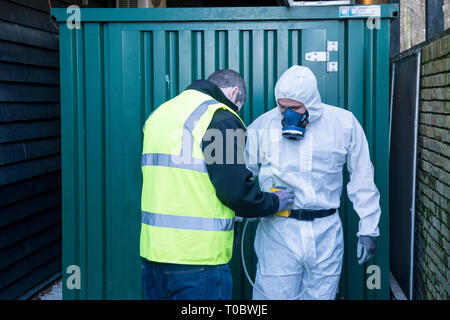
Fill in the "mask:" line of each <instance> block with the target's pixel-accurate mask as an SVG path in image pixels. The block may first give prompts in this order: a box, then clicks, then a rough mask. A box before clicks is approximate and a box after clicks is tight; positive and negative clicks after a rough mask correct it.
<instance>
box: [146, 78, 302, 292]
mask: <svg viewBox="0 0 450 320" xmlns="http://www.w3.org/2000/svg"><path fill="white" fill-rule="evenodd" d="M245 98H246V88H245V83H244V81H243V79H242V78H241V76H240V75H239V74H238V73H237V72H235V71H233V70H229V69H226V70H219V71H216V72H214V73H213V74H212V75H211V76H210V77H209V78H208V80H197V81H195V82H193V83H192V84H191V85H190V86H189V87H188V88H187V89H186V90H185V91H183V92H181V93H180V94H179V95H178V96H176V97H175V98H173V99H171V100H169V101H167V102H165V103H164V104H162V105H161V106H159V107H158V108H157V109H156V110H155V111H154V112H153V113H152V114H151V115H150V117H149V118H148V119H147V121H146V122H145V125H144V145H143V154H142V173H143V186H142V227H141V243H140V254H141V257H142V280H143V290H144V298H145V299H231V289H232V279H231V274H230V270H229V267H228V262H229V261H230V259H231V255H232V249H233V236H234V233H233V231H234V218H235V214H237V215H239V216H242V217H251V218H255V217H260V216H268V215H271V214H274V213H276V212H278V211H281V210H285V209H290V208H291V207H292V202H293V193H292V191H289V190H280V191H277V192H275V193H266V192H261V190H260V188H259V185H258V183H257V182H256V181H255V180H253V179H252V173H251V172H250V171H249V170H248V169H247V168H246V166H245V155H244V152H245V132H246V127H245V125H244V123H243V122H242V120H241V119H240V117H239V116H238V114H237V112H239V110H240V108H241V107H242V105H243V104H244V101H245Z"/></svg>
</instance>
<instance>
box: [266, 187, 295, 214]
mask: <svg viewBox="0 0 450 320" xmlns="http://www.w3.org/2000/svg"><path fill="white" fill-rule="evenodd" d="M283 189H286V187H272V188H270V192H275V191H279V190H283ZM275 214H276V215H277V216H281V217H286V218H287V217H289V216H290V215H291V210H283V211H280V212H277V213H275Z"/></svg>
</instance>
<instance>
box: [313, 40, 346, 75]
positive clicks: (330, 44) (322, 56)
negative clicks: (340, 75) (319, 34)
mask: <svg viewBox="0 0 450 320" xmlns="http://www.w3.org/2000/svg"><path fill="white" fill-rule="evenodd" d="M338 50H339V42H338V41H327V51H313V52H307V53H306V54H305V60H306V61H312V62H327V72H337V71H338V62H337V61H330V52H333V51H338Z"/></svg>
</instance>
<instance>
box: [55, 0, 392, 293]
mask: <svg viewBox="0 0 450 320" xmlns="http://www.w3.org/2000/svg"><path fill="white" fill-rule="evenodd" d="M349 9H350V10H349ZM397 12H398V6H397V5H381V6H370V7H362V6H355V7H350V8H349V7H339V6H319V7H295V8H286V7H258V8H173V9H171V8H168V9H82V10H81V12H80V15H79V16H80V18H81V24H80V26H79V28H78V29H77V28H73V25H70V24H69V25H67V24H66V21H67V19H69V21H70V19H72V20H73V18H76V12H70V11H69V13H67V11H66V9H54V10H53V11H52V13H53V14H54V15H55V16H56V19H57V21H58V22H59V30H60V60H61V127H62V179H63V181H62V189H63V266H62V267H63V275H64V276H63V288H64V290H63V294H64V299H141V297H142V293H141V265H140V257H139V236H140V220H141V213H140V197H141V184H142V177H141V168H140V164H141V152H142V126H143V124H144V121H145V120H146V119H147V117H148V116H149V114H150V112H151V111H152V110H153V109H154V108H156V107H158V106H159V105H160V104H162V103H163V102H165V101H166V100H168V99H170V98H172V97H174V96H176V95H177V94H178V93H179V92H180V91H182V90H184V89H185V88H186V86H187V85H189V84H190V83H191V82H192V81H193V80H196V79H201V78H206V77H208V75H209V74H211V73H212V72H213V71H215V70H218V69H223V68H231V69H234V70H236V71H239V72H240V73H241V75H242V76H243V77H244V79H245V81H246V83H247V86H248V99H247V102H246V104H245V105H244V107H243V110H242V111H241V116H242V117H243V119H244V121H245V122H246V124H250V123H251V122H252V121H253V120H254V119H255V118H256V117H258V116H259V115H261V114H262V113H264V112H266V111H268V110H269V109H271V108H273V107H274V106H275V101H274V92H273V89H274V85H275V83H276V81H277V79H278V77H279V76H280V75H281V74H282V73H283V72H284V71H285V70H286V69H287V68H289V67H290V66H292V65H295V64H299V65H304V66H308V67H309V68H311V69H312V71H313V72H314V73H315V75H316V76H317V80H318V84H319V90H320V93H321V95H322V99H323V101H324V102H325V103H328V104H331V105H336V106H339V107H341V108H345V109H348V110H350V111H352V112H353V114H354V115H355V116H356V118H357V119H358V120H359V121H360V123H361V124H362V126H363V128H364V130H365V132H366V135H367V139H368V142H369V147H370V152H371V157H372V161H373V164H374V166H375V181H376V184H377V186H378V188H379V190H380V193H381V208H382V212H383V213H382V216H381V220H380V224H379V226H380V232H381V236H380V237H379V238H378V240H377V254H376V257H375V258H374V259H372V260H371V261H370V263H369V264H370V265H376V266H378V267H379V270H380V274H379V275H380V277H381V280H380V283H379V286H378V287H376V288H372V287H370V286H369V287H370V288H369V287H368V286H367V282H368V280H369V282H370V283H372V280H371V279H372V278H373V277H370V276H371V275H372V272H373V271H371V270H372V268H369V264H368V265H363V266H360V265H358V264H357V261H356V241H357V237H356V232H357V228H358V221H359V218H358V216H357V214H356V213H355V212H354V211H353V209H352V204H351V203H350V202H349V200H348V198H347V195H346V192H345V188H343V195H342V201H341V208H340V214H341V217H342V221H343V225H344V233H345V236H344V238H345V255H344V264H343V269H342V276H341V283H340V288H339V293H338V296H339V298H342V299H389V297H390V293H389V224H388V222H389V219H388V214H389V212H388V208H389V206H388V203H389V198H388V195H389V180H388V173H389V170H388V144H389V26H390V20H391V19H392V18H393V17H395V16H396V15H397ZM73 14H75V16H73ZM370 15H378V16H380V18H368V16H370ZM69 27H70V28H69ZM345 179H346V181H348V179H347V178H345ZM346 181H345V183H346ZM239 229H240V230H241V231H242V226H240V227H239ZM255 229H256V224H254V225H252V227H251V228H250V232H249V233H248V234H247V237H246V240H245V242H246V248H247V253H246V260H247V263H248V264H249V269H250V273H251V274H252V275H254V272H255V265H256V257H255V254H254V252H253V237H254V234H255ZM73 265H76V266H79V268H80V276H81V278H80V284H81V287H80V289H76V288H75V289H69V288H68V287H67V285H66V284H67V281H69V283H72V281H73V276H71V275H72V272H73V271H72V270H73V269H71V268H70V266H73ZM231 267H232V273H233V280H234V291H233V297H234V298H236V299H250V298H251V287H250V285H249V284H248V283H247V280H246V279H245V276H244V273H243V269H242V266H241V259H240V252H239V250H238V247H236V249H235V250H234V255H233V259H232V261H231ZM68 271H69V272H68ZM375 276H376V274H375Z"/></svg>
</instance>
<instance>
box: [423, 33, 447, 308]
mask: <svg viewBox="0 0 450 320" xmlns="http://www.w3.org/2000/svg"><path fill="white" fill-rule="evenodd" d="M421 77H422V78H421V101H420V109H419V136H418V155H417V181H416V221H415V244H414V246H415V257H414V264H415V267H414V269H415V270H414V298H415V299H446V300H448V299H449V298H450V269H449V266H450V245H449V238H450V237H449V226H450V223H449V211H450V205H449V202H450V188H449V184H450V161H449V160H450V148H449V145H450V135H449V130H450V101H449V100H450V87H449V81H450V35H446V36H445V37H442V38H441V39H439V40H437V41H434V42H432V43H430V44H428V45H427V46H425V47H424V48H423V49H422V76H421Z"/></svg>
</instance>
